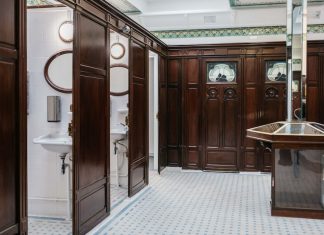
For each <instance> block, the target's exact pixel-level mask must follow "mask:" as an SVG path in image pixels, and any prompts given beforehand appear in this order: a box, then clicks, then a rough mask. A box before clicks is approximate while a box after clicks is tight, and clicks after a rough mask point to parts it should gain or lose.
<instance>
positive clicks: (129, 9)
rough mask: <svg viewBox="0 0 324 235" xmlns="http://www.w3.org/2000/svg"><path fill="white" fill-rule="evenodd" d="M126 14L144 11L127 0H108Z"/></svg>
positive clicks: (107, 0)
mask: <svg viewBox="0 0 324 235" xmlns="http://www.w3.org/2000/svg"><path fill="white" fill-rule="evenodd" d="M106 2H108V3H110V4H111V5H113V6H114V7H116V8H117V9H118V10H120V11H121V12H123V13H125V14H141V13H142V12H141V11H140V10H139V9H138V8H137V7H135V6H134V5H133V4H131V3H130V2H129V1H127V0H106Z"/></svg>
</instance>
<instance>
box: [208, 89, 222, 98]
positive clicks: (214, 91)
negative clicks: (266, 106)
mask: <svg viewBox="0 0 324 235" xmlns="http://www.w3.org/2000/svg"><path fill="white" fill-rule="evenodd" d="M218 95H219V93H218V90H217V88H214V87H211V88H209V89H208V91H207V96H208V98H209V99H214V98H216V97H217V96H218Z"/></svg>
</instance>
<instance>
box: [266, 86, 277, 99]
mask: <svg viewBox="0 0 324 235" xmlns="http://www.w3.org/2000/svg"><path fill="white" fill-rule="evenodd" d="M265 97H266V99H278V98H279V91H278V89H277V88H275V87H269V88H267V89H266V91H265Z"/></svg>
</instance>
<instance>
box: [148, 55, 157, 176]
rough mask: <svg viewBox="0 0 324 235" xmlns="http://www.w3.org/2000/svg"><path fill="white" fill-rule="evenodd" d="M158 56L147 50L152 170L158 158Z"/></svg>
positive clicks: (155, 166) (155, 167) (155, 168)
mask: <svg viewBox="0 0 324 235" xmlns="http://www.w3.org/2000/svg"><path fill="white" fill-rule="evenodd" d="M158 60H159V57H158V55H157V54H156V53H154V52H152V51H150V52H149V156H153V157H154V164H153V166H154V170H157V169H158V164H159V162H158V159H159V121H158V119H157V115H158V112H159V98H158V94H159V82H158V81H159V64H158V63H159V62H158Z"/></svg>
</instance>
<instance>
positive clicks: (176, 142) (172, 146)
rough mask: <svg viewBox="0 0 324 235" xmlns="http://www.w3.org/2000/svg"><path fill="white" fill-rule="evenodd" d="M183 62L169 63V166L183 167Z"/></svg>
mask: <svg viewBox="0 0 324 235" xmlns="http://www.w3.org/2000/svg"><path fill="white" fill-rule="evenodd" d="M181 63H182V62H181V60H178V59H172V60H169V61H168V90H167V94H168V101H167V102H168V111H167V120H168V134H167V139H168V154H167V156H168V165H169V166H182V154H181V152H182V151H181V130H182V128H181V73H182V64H181Z"/></svg>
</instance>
